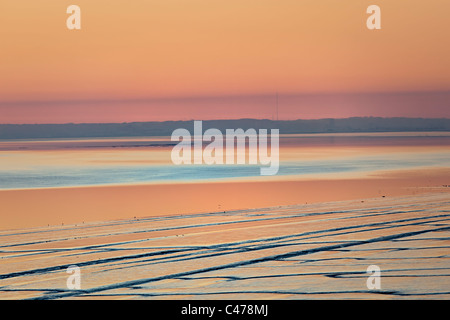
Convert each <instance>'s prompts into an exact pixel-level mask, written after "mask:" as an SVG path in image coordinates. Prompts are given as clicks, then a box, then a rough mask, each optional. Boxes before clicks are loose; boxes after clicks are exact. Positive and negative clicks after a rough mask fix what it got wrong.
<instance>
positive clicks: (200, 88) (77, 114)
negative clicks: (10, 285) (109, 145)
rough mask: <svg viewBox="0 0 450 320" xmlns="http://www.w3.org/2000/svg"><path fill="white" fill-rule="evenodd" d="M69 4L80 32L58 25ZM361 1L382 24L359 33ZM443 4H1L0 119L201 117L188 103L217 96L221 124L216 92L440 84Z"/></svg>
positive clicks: (194, 0)
mask: <svg viewBox="0 0 450 320" xmlns="http://www.w3.org/2000/svg"><path fill="white" fill-rule="evenodd" d="M70 4H77V5H79V6H80V7H81V10H82V29H81V30H78V31H70V30H68V29H67V28H66V24H65V22H66V18H67V16H68V15H67V14H66V8H67V6H68V5H70ZM370 4H377V5H379V6H380V7H381V10H382V29H381V30H375V31H371V30H368V29H367V28H366V24H365V22H366V19H367V16H368V15H367V14H366V8H367V6H368V5H370ZM448 12H450V1H448V0H429V1H426V2H424V1H420V0H396V1H392V0H389V1H386V0H375V1H365V0H347V1H337V0H277V1H275V0H227V1H211V0H189V1H183V0H153V1H144V0H134V1H125V0H89V1H88V0H71V1H62V0H61V1H56V0H39V1H34V0H21V1H12V0H7V1H2V2H1V3H0V38H1V42H0V123H13V122H15V123H28V122H31V123H34V122H104V121H140V120H141V121H147V120H161V114H160V112H162V113H164V110H161V109H164V104H159V105H158V104H157V103H156V104H153V105H148V104H146V103H139V105H135V106H134V107H133V108H132V109H127V107H128V106H129V103H128V102H127V101H129V100H135V99H143V100H148V99H150V100H151V99H162V100H167V99H169V100H170V101H173V99H174V98H176V101H178V102H177V106H173V107H172V108H171V109H170V111H167V110H166V113H164V114H165V116H164V117H162V119H166V118H171V117H172V118H173V119H176V118H177V117H179V115H180V114H183V116H182V117H187V118H189V116H190V115H192V117H199V116H200V115H201V114H202V111H200V112H198V111H195V112H194V111H192V112H191V111H186V110H187V109H186V108H189V106H188V104H189V103H185V101H184V99H186V98H189V97H197V98H198V97H200V98H202V97H209V98H211V97H217V98H216V99H215V100H214V99H212V100H213V101H212V102H211V103H210V104H208V105H207V106H206V105H205V106H204V108H205V109H204V110H207V111H208V112H207V114H208V116H207V117H209V118H214V117H216V118H223V117H227V115H228V113H227V106H226V101H225V100H223V99H222V100H221V97H234V96H239V97H243V96H244V97H245V96H251V97H253V96H258V95H273V94H274V93H275V92H276V91H279V92H280V94H281V95H287V94H294V95H298V94H300V95H301V94H304V93H342V92H386V91H387V92H397V91H400V92H405V91H406V92H417V91H427V92H430V91H449V90H450V58H449V57H450V44H449V41H448V39H449V36H450V22H449V19H448ZM47 101H53V102H52V103H51V104H50V105H49V104H46V102H47ZM55 101H56V103H55ZM83 101H84V102H83ZM86 101H89V103H86ZM114 101H123V102H122V103H120V102H114ZM109 102H113V104H114V106H113V107H111V104H110V103H109ZM270 103H272V102H267V101H266V102H265V103H264V104H259V105H258V104H256V105H254V106H252V107H249V109H248V110H245V103H241V104H240V105H239V109H240V110H241V111H240V112H241V113H239V112H236V117H239V115H240V114H241V115H243V116H254V117H259V116H261V115H260V114H259V113H258V110H259V108H263V110H264V115H265V117H271V116H272V114H271V111H270V110H268V109H267V108H268V107H267V104H270ZM317 103H319V102H316V104H317ZM68 105H70V106H71V107H70V108H68V109H63V108H66V107H67V106H68ZM74 105H77V106H79V109H77V108H78V107H74ZM341 105H342V104H341ZM344 105H345V104H344ZM88 106H89V107H88ZM424 106H425V105H424ZM435 107H436V108H440V109H439V110H437V111H436V112H435V113H433V114H434V115H435V116H442V115H444V116H445V115H446V112H448V111H446V110H448V109H449V105H448V102H447V104H445V105H441V106H440V107H437V106H435ZM193 108H195V107H193ZM291 108H295V107H294V106H291ZM324 108H326V106H324ZM334 108H335V109H336V108H339V107H336V105H335V106H334ZM417 108H419V109H422V108H421V107H416V109H414V110H413V112H412V114H414V115H415V114H416V113H417V110H418V109H417ZM94 109H95V110H94ZM388 109H389V108H388ZM388 109H387V111H386V112H385V113H383V112H384V111H383V112H381V115H386V116H390V115H391V113H390V111H389V110H388ZM424 109H426V108H424ZM64 110H67V111H68V113H66V111H64ZM89 110H94V111H92V112H88V111H89ZM130 110H131V111H130ZM324 110H325V109H324ZM352 110H353V109H352ZM402 110H403V109H402ZM291 111H292V110H291ZM291 111H289V112H287V113H286V114H285V115H284V117H285V118H290V117H294V118H301V117H302V111H298V110H297V112H291ZM294 111H295V110H294ZM328 111H329V110H328ZM328 111H327V112H325V111H324V112H325V114H331V115H332V116H333V115H334V116H336V117H338V116H340V115H342V116H343V115H352V114H353V113H352V112H353V111H351V110H350V111H349V110H341V111H342V114H340V113H339V112H340V111H339V110H338V111H336V110H335V111H333V112H328ZM366 111H367V110H366ZM111 112H112V113H113V116H111ZM130 112H131V114H130ZM423 112H424V113H423V114H422V115H423V116H426V115H427V113H426V110H425V111H423ZM366 113H369V114H370V112H369V111H367V112H366ZM375 113H380V112H379V111H377V112H375ZM419 113H420V112H419ZM106 114H108V115H106ZM355 114H358V112H356V113H355ZM401 115H405V116H409V115H411V114H410V113H409V111H408V109H407V108H406V109H404V111H402V112H401ZM233 116H234V113H233ZM319 116H320V114H319V115H307V116H306V115H305V117H306V118H307V117H319Z"/></svg>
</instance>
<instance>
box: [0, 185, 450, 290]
mask: <svg viewBox="0 0 450 320" xmlns="http://www.w3.org/2000/svg"><path fill="white" fill-rule="evenodd" d="M0 239H1V245H0V257H1V259H0V298H3V299H105V298H107V299H343V298H349V299H411V298H412V299H415V298H419V299H448V298H450V193H449V192H448V191H447V190H446V189H445V188H442V189H440V190H435V192H431V193H430V192H429V193H423V194H418V195H417V194H416V195H402V196H389V197H385V198H382V197H372V198H366V199H359V200H346V201H329V202H320V203H312V204H311V203H310V204H297V205H285V206H275V207H268V208H256V209H247V210H237V211H227V212H225V213H224V212H214V213H193V214H185V215H169V216H167V215H166V216H155V217H147V218H136V219H134V218H133V219H124V220H114V221H104V222H95V223H93V222H91V223H85V224H82V225H76V226H75V225H64V226H53V227H45V228H33V229H22V230H9V231H1V232H0ZM71 265H77V266H78V267H80V270H81V290H70V289H68V288H67V287H66V281H67V278H68V276H69V274H67V273H66V270H67V268H68V267H69V266H71ZM370 265H377V266H379V268H380V269H381V289H379V290H378V289H368V288H367V286H366V281H367V278H368V277H369V274H367V273H366V270H367V267H368V266H370Z"/></svg>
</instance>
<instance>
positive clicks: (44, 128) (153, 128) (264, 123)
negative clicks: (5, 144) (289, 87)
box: [0, 117, 450, 140]
mask: <svg viewBox="0 0 450 320" xmlns="http://www.w3.org/2000/svg"><path fill="white" fill-rule="evenodd" d="M193 121H194V120H187V121H162V122H157V121H153V122H129V123H65V124H0V140H15V139H52V138H56V139H61V138H62V139H64V138H114V137H145V136H147V137H148V136H170V135H171V134H172V132H173V130H175V129H178V128H188V129H189V128H192V126H193ZM203 124H204V129H205V130H206V129H207V128H217V129H219V130H225V129H228V128H242V129H244V130H246V129H248V128H254V129H257V130H258V129H279V130H280V133H282V134H300V133H304V134H314V133H373V132H438V131H440V132H449V131H450V119H448V118H405V117H401V118H399V117H396V118H380V117H353V118H343V119H332V118H328V119H314V120H301V119H298V120H269V119H235V120H232V119H230V120H204V121H203Z"/></svg>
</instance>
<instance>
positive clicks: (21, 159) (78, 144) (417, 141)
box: [0, 134, 450, 189]
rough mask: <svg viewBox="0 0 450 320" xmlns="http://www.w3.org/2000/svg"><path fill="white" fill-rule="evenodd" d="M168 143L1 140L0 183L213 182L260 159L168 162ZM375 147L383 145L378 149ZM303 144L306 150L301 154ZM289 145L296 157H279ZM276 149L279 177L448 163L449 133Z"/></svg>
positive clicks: (325, 140)
mask: <svg viewBox="0 0 450 320" xmlns="http://www.w3.org/2000/svg"><path fill="white" fill-rule="evenodd" d="M364 141H365V142H366V143H363V142H364ZM171 144H173V143H171V142H170V140H169V141H167V140H166V139H161V138H157V139H155V138H147V139H145V138H142V139H124V140H120V139H119V140H118V139H95V140H93V139H91V140H89V139H88V140H72V141H32V142H30V141H20V142H0V189H22V188H44V187H70V186H92V185H108V184H132V183H148V182H167V181H173V182H176V181H180V182H185V181H211V180H223V179H233V178H250V177H258V176H259V175H260V167H261V166H260V165H259V164H258V165H179V166H175V165H173V164H172V163H171V162H170V152H171V147H170V145H171ZM312 146H316V147H318V148H319V149H314V148H313V149H311V147H312ZM361 146H364V148H363V149H361V151H359V152H355V150H358V149H351V151H348V152H347V151H346V150H348V148H358V147H361ZM380 146H389V148H388V149H387V150H385V151H380ZM393 146H394V148H392V147H393ZM395 146H398V147H399V150H398V151H397V149H396V148H395ZM306 148H308V149H306ZM371 148H373V150H372V149H371ZM400 148H403V149H402V150H401V151H400ZM405 148H407V149H406V150H405ZM427 148H428V149H427ZM305 150H307V151H308V156H307V157H306V156H305V157H303V155H302V152H303V151H305ZM314 150H316V151H314ZM293 151H295V152H294V153H295V154H296V156H295V157H284V155H285V154H288V153H289V154H290V153H293ZM315 152H317V155H316V154H314V153H315ZM337 153H339V156H336V154H337ZM305 154H306V153H305ZM280 156H281V159H284V158H287V159H285V160H282V161H281V162H280V169H279V171H278V176H292V175H295V176H306V175H308V176H316V175H322V176H323V175H331V174H349V173H361V172H374V171H379V170H393V169H411V168H418V167H450V136H447V135H444V136H442V135H436V136H431V137H430V136H411V135H405V136H398V134H397V135H394V136H389V135H388V136H386V135H370V136H367V137H362V136H361V135H360V134H359V135H358V134H355V135H348V134H347V135H340V136H339V135H338V136H330V135H324V136H320V135H316V136H311V135H305V136H301V135H299V136H294V137H293V136H286V137H282V141H281V148H280Z"/></svg>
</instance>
